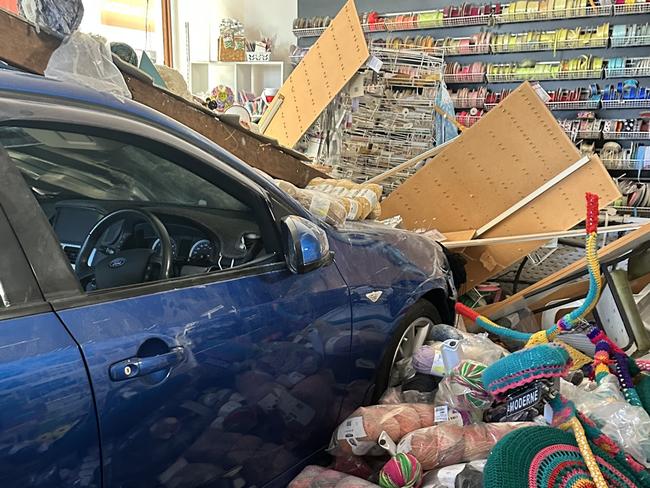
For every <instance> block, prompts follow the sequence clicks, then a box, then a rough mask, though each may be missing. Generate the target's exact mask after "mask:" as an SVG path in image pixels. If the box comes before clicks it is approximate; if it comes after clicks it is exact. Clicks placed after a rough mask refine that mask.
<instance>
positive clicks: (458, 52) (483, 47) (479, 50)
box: [442, 44, 490, 56]
mask: <svg viewBox="0 0 650 488" xmlns="http://www.w3.org/2000/svg"><path fill="white" fill-rule="evenodd" d="M442 49H443V51H444V53H445V56H469V55H472V54H489V53H490V45H489V44H475V45H473V46H444V47H443V48H442Z"/></svg>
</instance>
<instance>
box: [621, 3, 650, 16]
mask: <svg viewBox="0 0 650 488" xmlns="http://www.w3.org/2000/svg"><path fill="white" fill-rule="evenodd" d="M647 13H650V3H648V2H645V3H640V2H639V3H633V4H622V5H614V15H633V14H647Z"/></svg>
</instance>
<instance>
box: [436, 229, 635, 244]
mask: <svg viewBox="0 0 650 488" xmlns="http://www.w3.org/2000/svg"><path fill="white" fill-rule="evenodd" d="M639 227H641V224H621V225H610V226H609V227H600V228H599V229H598V233H599V234H611V233H612V232H626V231H630V230H636V229H638V228H639ZM586 233H587V231H586V230H585V229H577V230H566V231H562V230H561V231H558V232H541V233H539V234H525V235H521V236H506V237H491V238H488V239H467V240H456V241H454V240H451V239H450V240H449V241H444V244H445V247H446V248H447V249H457V248H460V247H462V248H465V247H478V246H495V245H498V244H511V243H515V242H527V241H541V240H551V239H555V238H559V239H561V238H565V237H580V236H584V235H585V234H586ZM449 234H453V232H448V233H446V234H445V236H446V235H449Z"/></svg>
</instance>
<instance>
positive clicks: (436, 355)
mask: <svg viewBox="0 0 650 488" xmlns="http://www.w3.org/2000/svg"><path fill="white" fill-rule="evenodd" d="M440 345H441V343H438V345H437V346H436V345H432V346H428V345H427V346H422V347H421V348H419V349H418V350H417V351H415V352H414V353H413V359H412V364H413V369H415V371H417V372H418V373H422V374H429V375H430V374H434V373H433V372H434V370H435V369H436V368H438V369H440V374H439V376H442V374H443V373H444V367H443V364H442V354H441V352H440Z"/></svg>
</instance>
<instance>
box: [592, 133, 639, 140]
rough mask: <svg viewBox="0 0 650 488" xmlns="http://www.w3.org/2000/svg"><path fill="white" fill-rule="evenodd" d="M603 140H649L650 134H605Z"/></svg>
mask: <svg viewBox="0 0 650 488" xmlns="http://www.w3.org/2000/svg"><path fill="white" fill-rule="evenodd" d="M603 138H604V139H608V140H617V139H632V140H647V139H650V132H603Z"/></svg>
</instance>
